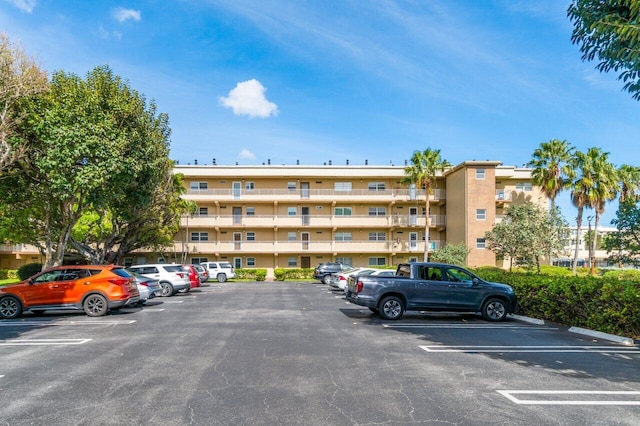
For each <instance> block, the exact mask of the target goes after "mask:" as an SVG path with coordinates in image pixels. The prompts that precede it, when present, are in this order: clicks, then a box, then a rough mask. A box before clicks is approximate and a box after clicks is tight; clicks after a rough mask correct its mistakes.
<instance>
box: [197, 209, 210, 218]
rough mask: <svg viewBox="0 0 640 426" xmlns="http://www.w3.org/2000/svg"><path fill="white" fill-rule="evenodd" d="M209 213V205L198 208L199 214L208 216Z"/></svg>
mask: <svg viewBox="0 0 640 426" xmlns="http://www.w3.org/2000/svg"><path fill="white" fill-rule="evenodd" d="M208 215H209V207H200V208H198V216H208Z"/></svg>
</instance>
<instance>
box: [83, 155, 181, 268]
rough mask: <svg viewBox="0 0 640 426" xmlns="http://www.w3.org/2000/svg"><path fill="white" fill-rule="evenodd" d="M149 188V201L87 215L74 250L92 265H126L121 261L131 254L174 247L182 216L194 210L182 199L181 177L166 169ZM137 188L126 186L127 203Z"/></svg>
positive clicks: (91, 212) (124, 204) (118, 204)
mask: <svg viewBox="0 0 640 426" xmlns="http://www.w3.org/2000/svg"><path fill="white" fill-rule="evenodd" d="M147 185H148V186H149V187H152V188H153V194H152V196H151V198H150V199H149V200H146V201H144V202H141V203H130V202H129V203H116V204H114V205H112V206H110V207H109V208H104V209H99V210H91V211H87V212H86V213H85V214H84V215H83V217H82V218H81V219H80V220H79V221H78V223H77V224H76V226H75V227H74V229H73V231H72V233H71V245H72V246H73V248H74V249H75V250H76V251H78V252H79V253H80V254H82V256H84V257H85V258H87V259H89V260H90V261H91V262H92V263H123V262H122V258H123V257H124V256H125V255H127V254H129V253H131V252H132V251H135V250H138V249H145V248H149V249H152V250H154V251H161V249H162V248H164V247H165V246H168V245H171V244H173V238H174V235H175V234H176V233H177V232H178V230H179V227H180V218H181V216H182V215H183V214H185V213H187V212H189V211H191V210H192V206H191V203H190V202H189V201H187V200H185V199H184V198H182V194H184V192H185V189H184V186H183V184H182V176H181V175H174V174H172V171H171V169H170V168H166V169H165V170H164V173H162V174H160V175H159V176H157V177H154V179H153V180H149V181H147ZM135 186H137V184H134V183H133V182H130V183H129V184H128V185H125V191H124V194H125V199H128V198H126V194H128V193H130V191H134V192H135V191H136V190H137V188H135ZM131 199H135V195H133V194H132V198H131Z"/></svg>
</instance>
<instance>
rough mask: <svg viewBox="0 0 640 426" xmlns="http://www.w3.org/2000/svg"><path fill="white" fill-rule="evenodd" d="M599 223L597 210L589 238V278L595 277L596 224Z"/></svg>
mask: <svg viewBox="0 0 640 426" xmlns="http://www.w3.org/2000/svg"><path fill="white" fill-rule="evenodd" d="M599 222H600V212H598V209H596V222H595V226H594V227H593V236H592V237H591V247H590V248H589V264H590V265H591V269H590V270H589V274H590V275H591V276H595V274H596V246H597V242H598V223H599ZM592 255H593V256H592Z"/></svg>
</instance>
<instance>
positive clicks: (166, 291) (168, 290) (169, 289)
mask: <svg viewBox="0 0 640 426" xmlns="http://www.w3.org/2000/svg"><path fill="white" fill-rule="evenodd" d="M160 287H162V290H160V294H159V296H161V297H169V296H173V293H174V290H173V286H172V285H171V283H168V282H166V281H162V282H160Z"/></svg>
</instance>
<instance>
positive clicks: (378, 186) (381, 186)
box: [369, 182, 386, 191]
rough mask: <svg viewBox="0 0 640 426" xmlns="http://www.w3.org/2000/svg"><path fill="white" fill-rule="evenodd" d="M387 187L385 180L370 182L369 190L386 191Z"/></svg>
mask: <svg viewBox="0 0 640 426" xmlns="http://www.w3.org/2000/svg"><path fill="white" fill-rule="evenodd" d="M385 189H386V185H385V183H384V182H369V191H384V190H385Z"/></svg>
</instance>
